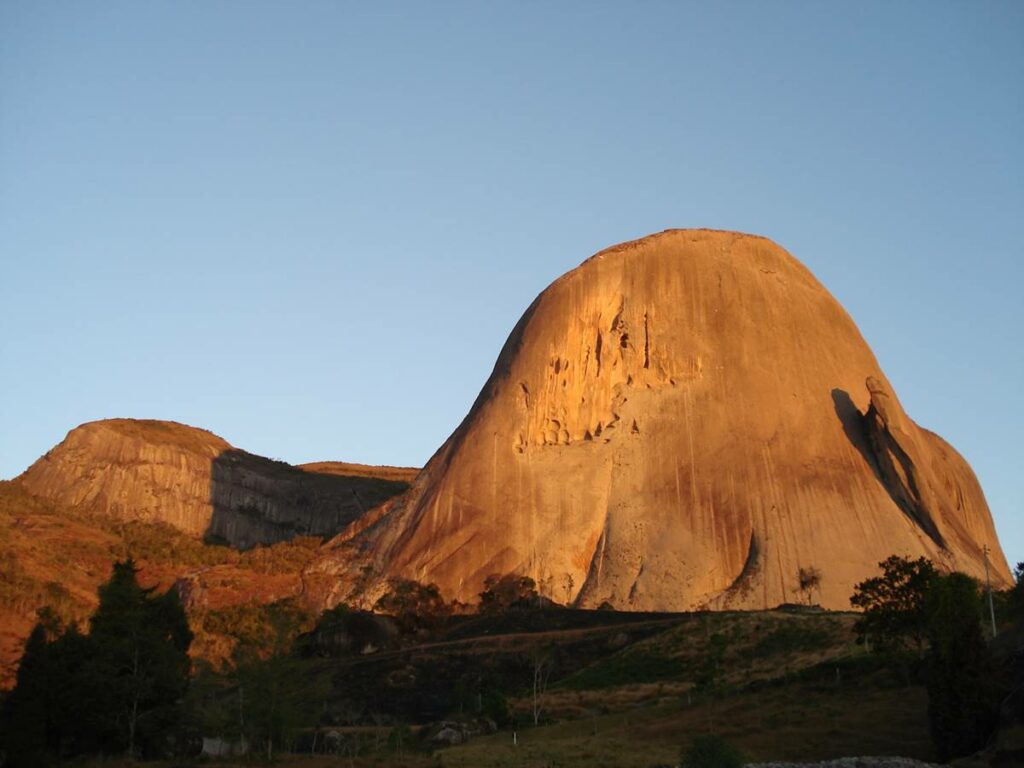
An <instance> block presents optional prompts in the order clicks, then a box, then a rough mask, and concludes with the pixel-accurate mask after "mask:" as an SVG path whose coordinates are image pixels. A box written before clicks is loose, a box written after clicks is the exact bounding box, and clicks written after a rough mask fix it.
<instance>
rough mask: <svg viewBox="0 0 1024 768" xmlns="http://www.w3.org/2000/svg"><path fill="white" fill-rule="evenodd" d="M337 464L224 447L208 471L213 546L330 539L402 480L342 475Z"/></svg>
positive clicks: (396, 490) (398, 488)
mask: <svg viewBox="0 0 1024 768" xmlns="http://www.w3.org/2000/svg"><path fill="white" fill-rule="evenodd" d="M339 466H341V467H342V468H343V466H344V465H332V466H331V467H330V468H329V469H328V470H326V471H308V470H304V469H300V468H298V467H293V466H291V465H290V464H286V463H285V462H282V461H274V460H273V459H267V458H264V457H262V456H255V455H253V454H251V453H246V452H245V451H240V450H237V449H231V450H226V451H222V452H221V453H220V455H219V456H217V457H216V458H215V459H214V460H213V466H212V467H211V473H210V504H211V505H212V507H213V515H212V517H211V519H210V525H209V527H208V528H207V530H206V533H205V535H204V540H205V541H207V543H211V544H226V545H230V546H232V547H236V548H238V549H247V548H249V547H253V546H256V545H258V544H272V543H274V542H278V541H286V540H289V539H293V538H296V537H298V536H316V537H320V538H329V537H331V536H334V535H336V534H338V533H340V532H341V531H342V530H344V528H345V527H346V526H347V525H348V524H349V523H351V522H353V521H354V520H357V519H358V518H360V517H362V516H363V515H364V514H366V512H368V511H369V510H371V509H373V508H374V507H376V506H378V505H380V504H381V503H383V502H384V501H386V500H388V499H390V498H392V497H393V496H397V495H398V494H400V493H403V492H404V491H405V490H406V489H407V488H408V487H409V484H408V483H407V482H405V481H403V480H395V479H390V478H382V477H373V476H369V475H367V474H366V473H365V471H363V472H361V473H360V474H359V475H346V474H343V473H342V470H341V469H339Z"/></svg>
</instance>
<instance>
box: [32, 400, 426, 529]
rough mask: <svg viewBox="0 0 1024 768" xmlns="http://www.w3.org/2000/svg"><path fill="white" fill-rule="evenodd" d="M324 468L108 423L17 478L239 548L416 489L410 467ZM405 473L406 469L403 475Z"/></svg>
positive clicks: (158, 428) (75, 503)
mask: <svg viewBox="0 0 1024 768" xmlns="http://www.w3.org/2000/svg"><path fill="white" fill-rule="evenodd" d="M348 466H349V465H344V464H341V463H336V462H325V463H323V464H319V465H313V467H312V468H311V469H310V470H309V471H306V470H304V469H301V468H296V467H292V466H289V465H288V464H284V463H283V462H278V461H272V460H270V459H265V458H263V457H260V456H255V455H253V454H250V453H246V452H245V451H240V450H237V449H235V448H232V447H231V445H229V444H228V443H227V442H226V441H224V440H222V439H221V438H219V437H217V436H216V435H214V434H211V433H210V432H206V431H204V430H200V429H195V428H193V427H187V426H185V425H182V424H176V423H173V422H164V421H139V420H132V419H109V420H105V421H97V422H92V423H89V424H84V425H82V426H80V427H78V428H77V429H74V430H72V431H71V432H70V433H69V434H68V436H67V437H66V438H65V439H64V441H63V442H62V443H60V445H58V446H56V447H55V448H54V449H53V450H51V451H49V452H48V453H47V454H46V455H45V456H43V457H42V458H40V459H39V460H38V461H37V462H35V463H34V464H33V465H32V466H31V467H29V469H28V470H26V472H25V473H24V474H22V475H21V476H20V477H19V478H18V479H17V482H18V483H19V484H20V485H21V487H23V488H25V489H26V490H27V491H28V492H29V493H32V494H33V495H36V496H39V497H42V498H45V499H49V500H51V501H54V502H56V503H59V504H61V505H63V506H67V507H71V508H73V509H77V510H81V511H84V512H88V513H98V514H104V515H110V516H115V517H119V518H122V519H126V520H143V521H148V522H164V523H168V524H170V525H173V526H174V527H176V528H178V529H180V530H182V531H185V532H187V533H190V534H194V535H196V536H204V537H207V538H209V539H213V540H221V541H225V542H227V543H229V544H231V545H233V546H236V547H241V548H245V547H250V546H253V545H255V544H269V543H273V542H275V541H282V540H285V539H291V538H293V537H295V536H301V535H313V536H330V535H333V534H335V533H337V532H338V531H340V530H342V529H343V528H344V527H345V526H346V525H348V524H349V523H351V522H352V521H353V520H355V519H356V518H358V517H359V516H361V515H362V514H363V513H364V512H366V510H368V509H370V508H371V507H373V506H376V505H377V504H379V503H381V502H382V501H384V500H385V499H388V498H390V497H392V496H394V495H396V494H398V493H401V492H402V491H404V490H405V488H406V487H407V485H408V484H407V482H406V481H404V480H402V479H397V478H400V477H405V478H408V477H409V474H408V473H409V472H410V470H400V469H397V468H381V470H382V471H383V472H384V474H385V475H387V476H386V477H380V476H375V475H374V473H373V470H374V468H372V467H360V466H358V465H353V466H352V472H351V474H346V468H347V467H348ZM403 472H404V473H405V474H404V475H403Z"/></svg>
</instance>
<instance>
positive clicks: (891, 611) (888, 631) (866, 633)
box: [850, 555, 937, 657]
mask: <svg viewBox="0 0 1024 768" xmlns="http://www.w3.org/2000/svg"><path fill="white" fill-rule="evenodd" d="M878 565H879V567H880V568H881V569H882V575H881V576H876V577H874V578H872V579H867V580H866V581H862V582H861V583H860V584H858V585H857V586H856V587H855V589H854V593H853V597H851V598H850V603H851V604H852V605H853V606H854V607H855V608H860V609H861V610H862V611H863V612H864V613H863V615H862V616H861V617H860V618H859V619H858V620H857V623H856V624H855V625H854V630H855V631H856V633H857V642H859V643H863V642H865V641H867V642H868V643H870V644H871V648H872V650H875V651H880V652H896V653H905V652H907V651H913V652H915V653H916V654H917V656H918V657H921V656H923V654H924V648H925V643H926V641H927V639H928V621H927V615H926V613H925V606H924V602H925V596H926V595H927V594H928V590H929V589H930V588H931V584H932V582H933V581H934V580H935V578H936V577H937V571H936V570H935V566H934V565H932V563H931V561H930V560H927V559H926V558H923V557H919V558H918V559H917V560H910V559H909V558H905V557H898V556H896V555H893V556H892V557H889V558H887V559H886V560H883V561H882V562H881V563H879V564H878Z"/></svg>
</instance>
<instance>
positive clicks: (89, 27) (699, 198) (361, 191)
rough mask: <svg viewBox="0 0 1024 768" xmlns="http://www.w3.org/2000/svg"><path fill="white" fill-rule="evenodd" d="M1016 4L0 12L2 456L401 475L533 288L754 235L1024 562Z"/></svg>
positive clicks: (50, 8)
mask: <svg viewBox="0 0 1024 768" xmlns="http://www.w3.org/2000/svg"><path fill="white" fill-rule="evenodd" d="M1021 40H1024V4H1022V3H1020V2H1013V1H1011V2H995V1H990V2H983V3H980V2H966V1H965V2H947V1H943V0H933V1H930V2H901V3H891V2H859V3H841V2H797V1H796V0H789V1H787V2H775V3H763V2H739V1H735V0H734V1H733V2H707V3H689V2H669V3H657V2H644V1H643V0H641V1H640V2H635V3H602V2H568V1H565V2H557V3H551V2H531V1H529V0H527V1H517V2H514V3H513V2H507V3H481V2H467V3H456V2H443V1H441V2H436V3H418V2H412V0H409V1H408V2H403V3H388V2H374V3H347V2H340V1H339V2H310V1H306V2H291V3H281V2H256V1H254V0H245V2H242V1H241V0H238V1H236V2H226V1H223V0H222V1H220V2H198V1H196V2H173V3H172V2H144V1H143V2H139V1H137V0H133V1H132V2H124V3H119V2H94V3H80V2H46V3H40V2H35V1H34V0H33V1H30V2H19V1H18V0H6V1H5V2H3V3H2V4H0V477H4V478H9V477H13V476H15V475H17V474H18V473H20V472H21V471H23V470H24V469H25V468H26V467H27V466H28V465H29V464H31V463H32V461H34V460H35V459H36V458H37V457H38V456H40V455H41V454H43V453H45V452H46V451H47V450H48V449H49V448H51V447H52V446H53V445H55V444H56V443H58V442H59V441H60V440H62V439H63V437H64V436H65V434H66V433H67V432H68V431H69V430H70V429H72V428H73V427H75V426H76V425H78V424H81V423H83V422H86V421H91V420H94V419H100V418H106V417H115V416H126V417H138V418H160V419H172V420H175V421H180V422H184V423H187V424H192V425H196V426H201V427H204V428H206V429H209V430H211V431H213V432H215V433H217V434H219V435H221V436H222V437H224V438H225V439H227V440H228V441H229V442H231V443H232V444H233V445H235V446H237V447H240V448H244V449H246V450H249V451H252V452H254V453H259V454H263V455H267V456H271V457H274V458H279V459H283V460H286V461H289V462H295V463H297V462H304V461H312V460H326V459H336V460H350V461H359V462H365V463H377V464H399V465H422V464H423V463H424V462H425V461H426V460H427V459H428V458H429V457H430V455H431V454H432V453H433V451H434V450H435V449H436V448H437V447H438V446H440V445H441V443H442V442H443V441H444V440H445V439H446V438H447V436H448V435H449V434H450V433H451V431H452V430H453V429H454V428H455V427H456V426H457V424H458V423H459V421H460V420H461V419H462V417H463V416H464V415H465V413H466V411H467V410H468V408H469V406H470V404H471V403H472V401H473V399H474V398H475V396H476V394H477V392H478V391H479V389H480V387H481V385H482V384H483V382H484V381H485V380H486V378H487V376H488V374H489V373H490V370H491V368H492V366H493V364H494V360H495V358H496V356H497V353H498V351H499V349H500V348H501V345H502V343H503V342H504V340H505V338H506V336H507V335H508V333H509V331H511V329H512V327H513V326H514V325H515V322H516V320H517V319H518V318H519V316H520V315H521V313H522V312H523V310H525V308H526V307H527V306H528V305H529V303H530V302H531V301H532V299H533V298H534V297H535V296H536V295H537V293H539V292H540V291H541V290H543V289H544V288H545V286H547V285H548V284H549V283H550V282H551V281H552V280H553V279H555V278H556V277H558V276H559V275H560V274H562V273H564V272H566V271H568V270H569V269H571V268H573V267H574V266H576V265H577V264H579V263H580V262H581V261H583V260H584V259H586V258H587V257H588V256H590V255H591V254H593V253H594V252H596V251H598V250H600V249H602V248H604V247H607V246H609V245H612V244H615V243H618V242H622V241H625V240H630V239H634V238H636V237H640V236H643V235H645V234H649V233H652V232H656V231H660V230H662V229H666V228H671V227H710V228H716V229H730V230H739V231H744V232H751V233H756V234H761V235H765V236H767V237H770V238H772V239H773V240H775V241H776V242H778V243H779V244H781V245H782V246H783V247H785V248H786V249H787V250H789V251H790V252H791V253H792V254H794V255H795V256H796V257H797V258H798V259H800V260H801V261H803V262H804V263H805V264H806V265H807V266H808V267H809V268H810V269H811V270H812V272H814V274H815V275H816V276H817V277H818V278H819V279H820V280H821V281H822V282H823V283H824V285H825V286H826V287H827V288H828V289H829V290H830V291H831V292H832V293H833V295H835V296H836V298H838V299H839V301H840V302H841V303H842V304H843V305H844V306H845V307H846V309H847V310H848V311H849V312H850V314H851V315H852V317H853V318H854V320H855V322H856V323H857V324H858V326H859V328H860V329H861V332H862V333H863V335H864V337H865V338H866V340H867V341H868V343H869V344H870V345H871V347H872V349H873V350H874V352H875V354H876V356H877V357H878V359H879V361H880V363H881V365H882V368H883V370H884V371H885V373H886V374H887V376H888V378H889V379H890V381H891V382H892V384H893V386H894V388H895V390H896V392H897V393H898V394H899V396H900V399H901V400H902V402H903V405H904V407H905V408H906V410H907V412H908V413H909V414H910V416H911V417H912V418H913V419H914V420H916V421H917V422H918V423H919V424H921V425H922V426H925V427H927V428H929V429H932V430H933V431H935V432H938V433H939V434H941V435H942V436H943V437H945V438H946V439H947V440H949V442H951V443H952V444H953V445H954V446H955V447H956V448H957V449H958V450H959V451H960V452H961V453H962V454H963V455H964V456H965V457H966V458H967V459H968V461H969V462H970V463H971V465H972V466H973V468H974V470H975V471H976V473H977V474H978V477H979V479H980V481H981V483H982V486H983V488H984V490H985V492H986V495H987V498H988V501H989V504H990V506H991V508H992V510H993V515H994V517H995V521H996V526H997V529H998V531H999V534H1000V537H1001V540H1002V543H1003V547H1004V550H1005V551H1006V554H1007V557H1008V559H1009V560H1010V562H1011V563H1014V562H1017V561H1019V560H1024V506H1022V499H1024V451H1022V447H1021V446H1022V439H1021V435H1022V434H1024V397H1022V395H1024V392H1022V385H1021V382H1022V379H1024V334H1022V328H1024V301H1022V300H1021V297H1020V292H1021V286H1022V285H1024V259H1022V257H1024V254H1022V252H1021V251H1022V248H1021V243H1022V242H1024V237H1022V234H1024V231H1022V230H1024V148H1022V137H1024V45H1022V44H1021Z"/></svg>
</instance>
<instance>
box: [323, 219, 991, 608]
mask: <svg viewBox="0 0 1024 768" xmlns="http://www.w3.org/2000/svg"><path fill="white" fill-rule="evenodd" d="M338 542H339V543H338V546H337V550H336V553H335V554H334V555H332V557H333V558H334V562H335V564H336V565H337V569H338V571H339V572H340V571H342V570H345V569H346V567H344V563H346V562H348V561H349V560H351V559H352V558H353V557H356V558H359V557H363V558H368V559H369V560H370V561H371V564H372V565H373V567H374V568H376V569H377V571H378V572H380V573H381V574H382V576H384V577H386V576H389V575H401V576H405V577H411V578H416V579H419V580H421V581H425V582H436V583H437V584H438V585H439V586H440V587H441V588H442V590H443V591H444V593H445V594H446V595H447V596H449V597H456V598H459V599H461V600H465V601H474V600H475V599H476V595H477V593H478V592H479V591H480V588H481V585H482V583H483V580H484V578H485V577H486V576H487V575H488V574H491V573H505V572H513V571H514V572H519V573H522V574H526V575H529V576H532V577H533V578H534V579H535V580H536V581H537V583H538V585H539V586H540V588H541V590H542V591H543V592H544V593H546V594H547V595H550V596H552V597H556V598H557V599H558V600H559V601H562V600H564V599H565V597H566V595H568V596H569V597H570V598H571V599H572V600H573V601H574V602H575V604H577V605H580V606H588V607H594V606H598V605H601V604H602V603H609V604H611V605H614V606H615V607H616V608H620V609H637V610H640V609H643V610H686V609H693V608H698V607H712V608H727V607H737V608H739V607H743V608H764V607H772V606H774V605H778V604H780V603H785V602H792V601H793V600H794V599H795V598H796V597H797V593H798V583H797V581H798V571H799V569H800V568H801V567H809V566H814V567H816V568H818V569H819V571H820V572H821V574H822V581H821V584H820V587H819V588H818V590H817V591H816V592H815V593H814V595H813V598H814V600H815V601H816V602H819V603H821V604H822V605H824V606H826V607H829V608H840V609H841V608H848V607H849V602H848V600H849V596H850V594H851V592H852V589H853V586H854V584H855V583H856V582H858V581H860V580H862V579H864V578H866V577H868V576H870V575H873V574H874V573H876V571H877V563H878V562H879V561H880V560H882V559H884V558H885V557H887V556H889V555H891V554H894V553H896V554H905V555H910V556H918V555H925V556H927V557H929V558H931V559H933V560H934V561H936V562H937V563H938V564H939V565H940V566H941V567H944V568H957V569H960V570H962V571H965V572H967V573H970V574H973V575H976V576H980V575H982V574H983V573H984V561H983V554H982V547H983V546H987V547H988V548H989V550H990V552H991V565H992V572H993V574H994V578H995V581H996V583H997V584H998V585H1005V584H1008V583H1009V570H1008V568H1007V565H1006V562H1005V559H1004V558H1003V555H1002V552H1001V551H1000V548H999V543H998V541H997V538H996V534H995V531H994V528H993V525H992V520H991V517H990V515H989V511H988V507H987V505H986V502H985V498H984V495H983V494H982V491H981V488H980V487H979V485H978V482H977V480H976V479H975V477H974V474H973V472H972V471H971V469H970V467H969V466H968V465H967V463H966V462H965V461H964V460H963V459H962V458H961V457H960V456H959V455H958V454H957V453H956V452H955V451H954V450H953V449H952V448H951V447H950V446H949V445H947V444H946V443H945V442H943V441H942V440H941V439H940V438H938V437H937V436H935V435H934V434H932V433H930V432H928V431H926V430H924V429H921V428H919V427H918V426H917V425H916V424H914V422H913V421H911V420H910V418H909V417H908V416H907V415H906V414H905V413H904V412H903V409H902V407H901V406H900V404H899V401H898V400H897V399H896V397H895V395H894V394H893V393H892V390H891V387H890V386H889V384H888V382H887V381H886V379H885V376H884V375H883V373H882V372H881V370H880V368H879V366H878V362H877V361H876V360H875V358H874V355H873V354H872V353H871V350H870V349H869V348H868V346H867V344H866V343H865V342H864V340H863V338H861V335H860V333H859V332H858V330H857V328H856V326H855V325H854V323H853V321H852V320H851V319H850V317H849V316H848V315H847V314H846V312H845V311H844V310H843V308H842V307H841V306H840V305H839V304H838V302H836V300H835V299H834V298H833V297H832V296H831V295H830V294H829V293H828V291H826V290H825V288H824V287H822V285H821V284H820V283H818V281H817V280H816V279H815V278H814V277H813V275H811V273H810V272H809V271H808V270H807V269H806V268H805V267H804V266H803V265H802V264H800V263H799V262H798V261H797V260H796V259H794V258H793V257H792V256H790V255H789V254H788V253H787V252H786V251H784V250H783V249H782V248H780V247H778V246H777V245H775V244H774V243H772V242H770V241H768V240H766V239H764V238H760V237H753V236H748V235H742V234H736V233H728V232H712V231H706V230H682V231H680V230H674V231H668V232H664V233H661V234H658V235H654V236H651V237H647V238H644V239H642V240H638V241H635V242H630V243H625V244H623V245H619V246H616V247H614V248H610V249H608V250H606V251H602V252H601V253H599V254H597V255H596V256H594V257H593V258H591V259H589V260H588V261H586V262H585V263H584V264H582V265H581V266H580V267H578V268H577V269H575V270H573V271H571V272H569V273H568V274H566V275H564V276H563V277H561V278H559V279H558V280H556V281H555V282H554V283H553V284H552V285H551V286H550V287H549V288H548V289H547V290H545V291H544V292H543V293H541V295H540V296H538V297H537V299H536V300H535V301H534V302H533V304H532V305H531V306H530V307H529V309H527V311H526V313H525V314H524V315H523V317H522V319H521V320H520V321H519V323H518V324H517V325H516V327H515V329H514V330H513V331H512V333H511V335H510V336H509V339H508V341H507V342H506V343H505V346H504V348H503V349H502V351H501V354H500V355H499V357H498V361H497V363H496V365H495V367H494V372H493V373H492V374H491V376H490V378H489V379H488V380H487V382H486V383H485V384H484V387H483V390H482V391H481V393H480V395H479V397H478V398H477V400H476V402H475V403H474V404H473V406H472V408H471V409H470V412H469V414H468V415H467V416H466V418H465V420H464V421H463V422H462V424H461V425H460V426H459V427H458V429H456V431H455V432H454V433H453V434H452V436H451V437H450V438H449V439H448V441H447V442H446V443H445V444H444V445H443V446H442V447H441V448H440V449H439V450H438V451H437V453H436V454H435V455H434V457H433V458H432V459H431V460H430V462H429V463H428V465H427V466H426V468H425V469H424V470H423V472H422V473H421V474H420V476H419V478H418V479H417V481H416V482H415V484H414V486H413V488H412V489H411V490H410V492H409V493H408V494H407V495H406V496H405V497H403V498H401V499H397V500H395V501H393V502H391V503H390V504H389V505H387V508H386V509H384V510H383V511H381V510H378V513H377V514H376V515H375V516H374V518H373V520H372V521H371V520H368V519H364V520H362V521H360V522H359V523H358V524H357V526H356V527H355V528H354V529H353V530H352V531H351V532H350V535H343V536H342V537H340V538H339V540H338ZM353 553H356V554H353ZM322 567H323V568H324V569H329V568H330V562H325V563H324V564H322ZM349 572H351V569H349ZM352 583H353V584H354V583H355V582H352ZM360 588H364V587H363V586H360Z"/></svg>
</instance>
